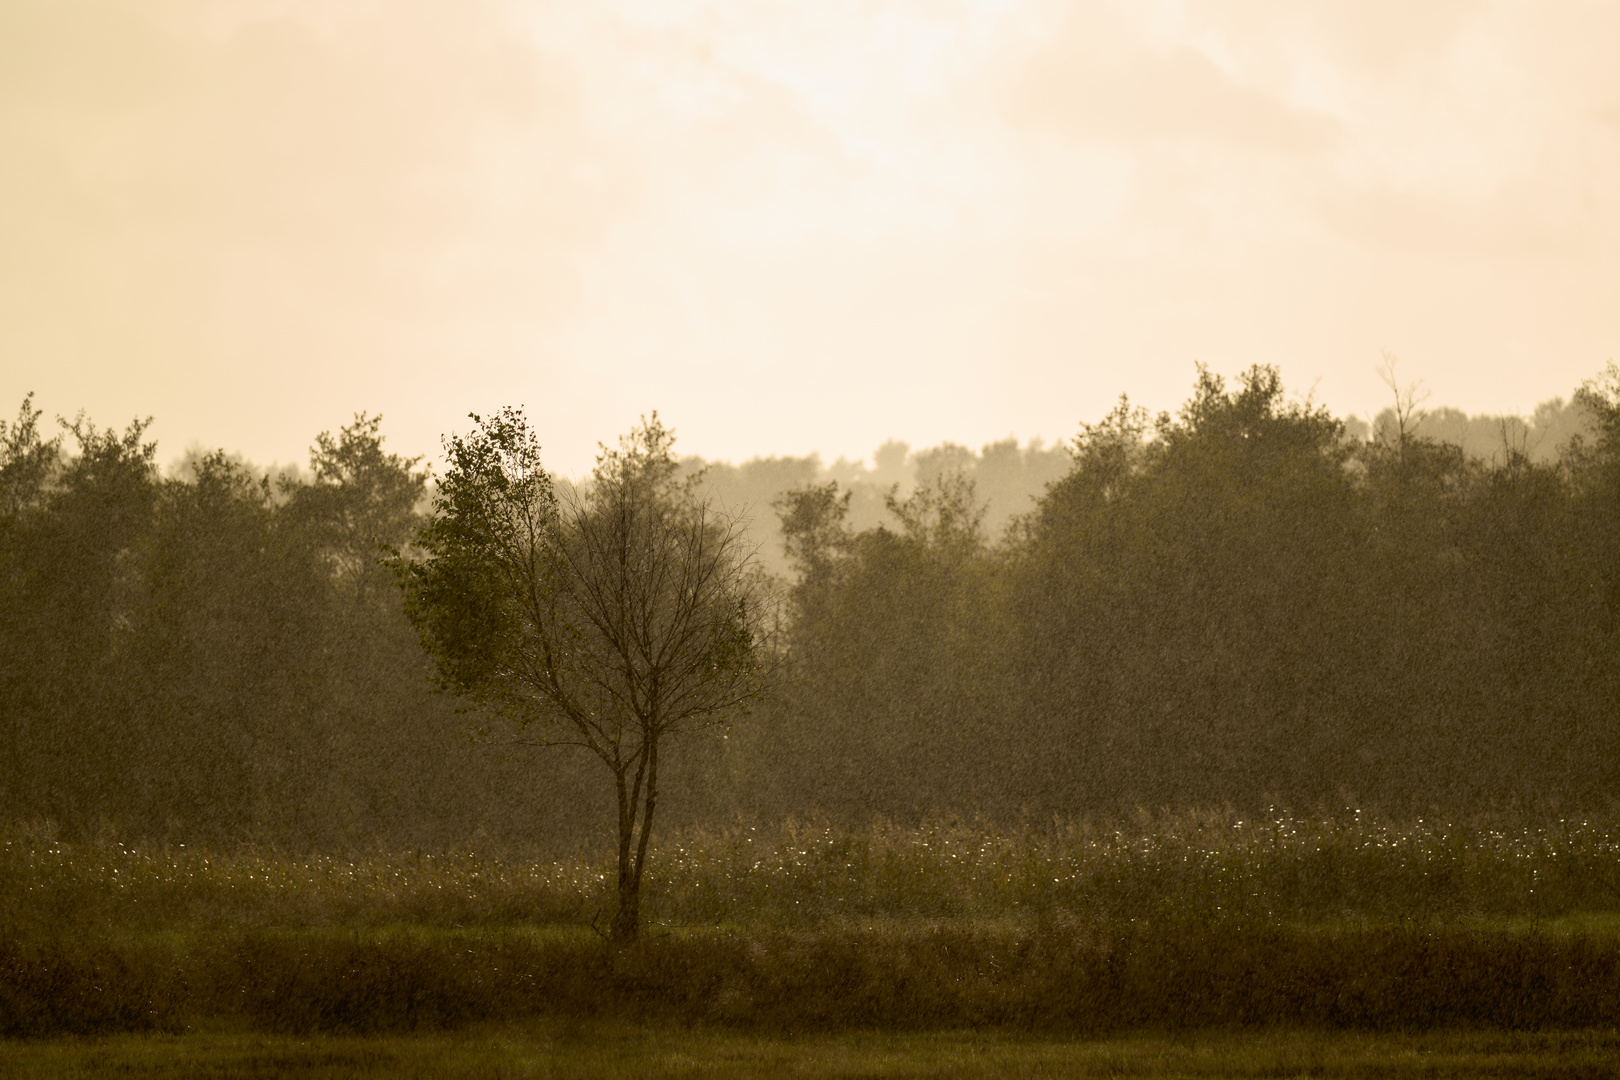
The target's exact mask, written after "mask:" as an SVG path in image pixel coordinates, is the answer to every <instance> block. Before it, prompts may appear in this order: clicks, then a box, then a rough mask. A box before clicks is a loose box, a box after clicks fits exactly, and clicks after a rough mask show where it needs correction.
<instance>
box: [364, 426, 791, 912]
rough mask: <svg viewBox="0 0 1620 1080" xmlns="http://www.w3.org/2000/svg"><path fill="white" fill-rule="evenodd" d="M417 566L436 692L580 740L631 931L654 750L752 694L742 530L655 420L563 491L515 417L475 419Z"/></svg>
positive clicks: (539, 735)
mask: <svg viewBox="0 0 1620 1080" xmlns="http://www.w3.org/2000/svg"><path fill="white" fill-rule="evenodd" d="M472 419H473V421H474V423H475V425H476V426H475V428H474V430H473V431H472V433H471V434H469V435H466V436H459V435H458V436H450V437H448V438H446V440H445V444H444V445H445V451H446V455H447V457H448V459H449V468H448V472H447V473H446V474H445V476H444V477H443V479H442V480H441V482H440V485H439V489H438V494H437V497H436V499H435V503H434V509H435V513H434V516H433V518H432V519H431V520H430V521H429V523H428V524H426V525H425V526H424V527H423V528H422V529H421V531H420V532H419V534H418V536H417V540H416V544H417V547H418V548H419V552H418V553H417V557H401V558H399V559H397V560H396V563H395V565H396V568H397V571H398V573H399V579H400V584H401V586H402V587H403V589H404V592H405V606H406V612H407V613H408V615H409V616H410V619H411V621H412V622H413V623H414V624H415V626H416V627H417V629H418V631H419V632H420V633H421V635H422V640H423V643H424V645H425V647H426V648H427V650H428V652H429V653H430V655H432V657H433V659H434V661H435V662H436V665H437V670H438V674H439V678H440V680H441V682H442V683H443V685H444V686H445V687H446V688H447V689H450V690H452V691H454V692H456V693H458V694H460V695H462V696H464V697H466V698H468V699H469V700H471V701H473V702H476V703H477V704H479V705H481V706H483V707H485V708H486V709H488V710H489V711H491V712H494V713H497V714H499V715H501V716H503V717H505V718H506V719H507V720H509V721H511V722H513V723H514V724H516V725H517V727H518V728H519V729H520V730H521V731H523V732H524V733H525V735H524V736H523V737H522V741H525V742H529V743H532V744H534V745H542V746H558V745H575V746H583V747H585V748H586V749H588V750H590V752H591V753H593V754H595V755H596V757H597V758H599V759H600V760H601V761H602V763H603V764H604V765H606V766H607V768H608V771H609V772H610V773H611V774H612V776H613V783H614V787H615V791H616V793H617V795H618V862H619V874H618V904H619V906H618V912H617V915H616V916H615V918H614V921H613V929H612V937H613V939H614V940H615V941H618V942H624V941H629V940H632V939H634V938H635V936H636V934H637V931H638V929H639V925H640V900H641V883H642V875H643V872H644V871H645V869H646V865H647V841H648V838H649V836H650V835H651V832H652V826H653V815H654V812H655V810H656V808H657V805H658V756H659V751H660V748H661V747H662V745H663V743H664V741H665V740H666V739H668V738H669V737H671V736H674V735H676V734H679V733H681V732H683V731H687V730H691V729H695V728H700V727H703V726H705V725H711V724H716V723H721V722H724V721H725V720H727V719H729V718H730V717H732V716H734V715H736V714H738V713H740V712H743V711H745V710H746V708H747V706H748V704H749V702H750V701H751V700H753V699H754V698H755V697H757V696H758V695H759V693H760V692H761V691H762V689H763V686H764V682H765V678H766V674H767V668H768V667H769V664H768V658H769V655H770V649H771V644H770V643H771V639H772V636H773V634H772V630H771V620H772V617H773V613H772V607H771V604H770V603H769V601H768V597H767V595H766V593H765V591H764V589H763V588H762V582H763V580H764V578H763V575H762V574H759V573H757V572H756V571H755V569H754V567H753V565H752V553H753V552H752V549H751V548H750V547H749V546H748V545H747V543H746V541H745V539H744V536H743V531H742V527H741V525H740V523H739V522H738V521H736V520H735V519H733V518H731V517H729V516H727V515H725V514H722V513H719V512H717V511H716V510H715V509H714V508H713V507H712V506H711V505H710V504H709V503H708V502H707V501H705V500H704V499H702V498H700V497H699V495H698V492H697V490H696V487H695V478H689V479H687V480H685V481H683V480H681V479H680V478H679V476H678V467H677V463H676V461H675V458H674V456H673V454H672V453H671V447H672V445H673V443H674V439H675V436H674V433H673V432H672V431H670V430H668V429H666V428H665V427H664V426H663V425H662V424H660V423H659V420H658V414H657V413H654V414H653V415H652V418H651V420H646V419H645V418H644V419H643V422H642V423H641V425H640V426H638V427H637V428H636V429H635V430H633V431H632V432H631V433H630V434H629V435H628V436H625V437H623V438H621V439H620V441H619V446H618V448H617V449H608V448H607V447H603V448H602V451H601V453H600V454H599V455H598V457H597V461H596V468H595V470H594V471H593V472H592V474H591V478H590V480H589V482H587V483H586V484H584V485H582V486H581V487H580V488H578V489H570V490H568V491H567V492H566V493H565V494H564V495H563V496H562V497H561V498H559V496H558V493H557V490H556V487H555V485H553V483H552V479H551V477H550V475H549V474H547V472H546V471H545V469H544V468H542V466H541V463H540V446H539V443H538V442H537V441H536V439H535V436H534V434H533V432H532V431H531V430H530V429H529V426H528V423H527V421H526V420H525V419H524V417H523V414H522V413H521V412H518V411H516V410H513V409H503V410H502V411H501V412H499V413H497V414H496V415H494V416H491V417H489V418H487V419H486V418H481V417H479V416H476V415H474V416H473V417H472Z"/></svg>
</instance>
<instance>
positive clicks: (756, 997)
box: [0, 924, 1620, 1037]
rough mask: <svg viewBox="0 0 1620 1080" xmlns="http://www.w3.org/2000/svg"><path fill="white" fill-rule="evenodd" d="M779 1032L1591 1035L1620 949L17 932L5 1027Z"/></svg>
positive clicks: (1145, 929) (1427, 940) (1169, 939)
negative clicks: (1316, 1030) (651, 1026)
mask: <svg viewBox="0 0 1620 1080" xmlns="http://www.w3.org/2000/svg"><path fill="white" fill-rule="evenodd" d="M541 1015H545V1016H564V1017H570V1016H572V1017H581V1018H586V1017H603V1016H622V1017H625V1018H628V1019H640V1020H653V1019H657V1020H665V1021H678V1022H710V1023H720V1024H727V1025H739V1026H745V1027H759V1028H766V1029H771V1030H779V1031H793V1030H813V1029H836V1028H877V1029H929V1028H960V1027H967V1026H979V1025H995V1026H1010V1027H1020V1028H1033V1029H1053V1030H1065V1031H1076V1032H1091V1031H1101V1030H1112V1029H1121V1028H1131V1027H1143V1026H1147V1027H1158V1028H1193V1027H1210V1026H1254V1025H1266V1024H1287V1025H1304V1026H1316V1027H1328V1028H1366V1029H1424V1028H1435V1027H1455V1026H1479V1027H1490V1028H1497V1029H1542V1028H1585V1027H1603V1026H1613V1025H1615V1024H1617V1023H1620V941H1616V940H1614V939H1612V938H1594V937H1590V936H1581V935H1576V936H1570V937H1552V936H1547V935H1539V934H1513V933H1506V932H1499V931H1483V930H1464V929H1440V930H1431V931H1418V930H1405V931H1403V930H1390V929H1379V930H1343V931H1323V930H1300V929H1287V928H1281V927H1256V928H1252V929H1244V928H1224V929H1208V928H1197V927H1186V926H1177V925H1173V924H1169V925H1126V926H1123V927H1121V926H1108V927H1091V928H1087V927H1083V926H1076V925H1061V924H1053V925H1049V926H1046V927H1044V928H1041V929H1039V930H1023V931H1004V930H995V929H988V928H982V927H973V926H956V927H935V928H918V929H910V930H903V931H891V932H877V931H866V932H861V931H854V932H849V933H839V934H833V933H817V934H788V933H767V934H748V935H724V934H719V933H703V934H697V935H691V936H670V937H657V936H651V937H649V938H648V939H647V940H644V941H642V942H640V943H639V944H637V945H635V946H633V947H630V948H628V949H625V950H622V951H619V952H616V953H612V954H610V953H609V952H608V950H607V947H606V946H605V945H604V944H602V943H601V942H600V941H597V940H595V939H593V938H590V937H589V936H579V935H574V936H555V937H538V936H528V937H524V936H518V935H515V934H513V935H506V936H490V935H487V934H480V935H473V934H456V933H451V934H443V935H434V936H431V937H429V936H419V935H412V934H407V933H401V934H395V935H391V936H384V937H366V938H361V937H359V936H358V935H356V936H353V937H350V936H342V935H336V936H334V935H327V936H322V935H308V934H303V935H293V934H264V933H252V934H237V935H224V936H218V937H206V938H205V937H199V938H196V939H193V940H191V941H190V942H189V943H188V944H187V945H186V946H184V947H180V946H174V945H161V944H156V943H147V944H136V943H130V942H116V941H99V942H97V941H70V940H62V941H58V942H53V943H31V944H20V943H16V942H4V943H0V1034H4V1035H6V1036H10V1037H18V1036H24V1037H30V1036H44V1035H53V1034H60V1033H79V1034H91V1033H105V1032H114V1031H143V1030H181V1029H184V1028H185V1027H186V1026H187V1025H188V1024H191V1023H195V1022H197V1021H202V1020H215V1021H227V1022H237V1023H243V1024H246V1025H248V1026H249V1027H251V1028H253V1029H257V1030H265V1031H282V1032H308V1031H348V1032H370V1031H386V1030H412V1029H418V1028H435V1027H455V1026H459V1025H463V1024H467V1023H472V1022H475V1021H482V1020H500V1019H512V1018H517V1017H524V1016H541Z"/></svg>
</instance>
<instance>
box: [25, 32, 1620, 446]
mask: <svg viewBox="0 0 1620 1080" xmlns="http://www.w3.org/2000/svg"><path fill="white" fill-rule="evenodd" d="M1615 40H1620V9H1617V8H1613V7H1610V6H1606V5H1596V4H1580V3H1555V4H1546V5H1518V6H1514V5H1500V4H1488V3H1468V2H1457V3H1451V2H1447V0H1435V2H1433V3H1424V4H1420V5H1411V4H1405V3H1402V4H1396V3H1385V2H1382V0H1359V2H1352V0H1343V2H1339V0H1334V2H1331V3H1330V2H1322V3H1312V4H1300V5H1275V4H1269V3H1259V2H1258V0H1254V2H1250V0H1181V2H1168V0H1167V2H1156V3H1138V2H1130V3H1126V2H1118V3H1113V2H1106V0H1096V2H1075V3H1058V2H1048V0H1000V2H996V0H979V2H971V0H950V2H945V0H937V2H923V0H828V2H826V3H813V4H804V3H788V2H781V3H758V2H749V3H743V2H725V0H707V2H697V0H692V2H683V0H656V2H654V0H647V2H635V0H594V2H579V3H576V2H557V3H551V2H532V3H531V2H519V0H471V2H468V3H462V4H456V5H440V4H430V3H406V2H387V3H384V2H381V0H232V2H229V3H219V2H204V0H164V2H160V0H143V2H137V0H80V2H75V3H60V2H49V0H15V2H13V3H10V4H8V5H6V6H4V7H3V8H0V238H3V240H4V244H5V248H4V250H5V254H4V256H0V349H3V350H4V355H5V356H6V357H26V358H27V359H26V360H21V361H15V362H13V361H10V360H7V361H5V363H6V364H9V365H11V366H10V368H9V369H7V368H3V367H0V393H4V394H6V395H9V396H11V397H16V398H20V396H21V393H22V392H23V391H24V390H26V389H27V388H29V387H30V386H33V387H37V388H39V389H40V391H41V394H42V396H43V397H44V398H45V401H44V403H45V405H46V407H47V408H60V409H61V410H63V411H72V410H74V409H76V408H78V407H79V406H81V405H83V406H85V407H87V408H88V409H89V410H90V411H91V413H92V414H93V415H95V416H97V417H98V418H101V419H104V420H106V421H112V420H116V419H117V418H119V417H122V416H127V415H129V414H132V413H148V412H150V413H154V414H156V415H157V416H158V418H159V434H160V435H161V436H162V437H164V438H165V440H166V445H174V446H179V445H184V443H186V442H188V441H190V440H191V439H194V438H196V439H201V440H202V441H203V442H205V443H208V444H214V443H218V444H223V445H228V446H232V447H237V448H240V449H242V450H244V451H245V452H247V453H248V454H249V456H252V457H255V458H260V459H264V458H270V457H280V458H283V459H285V458H288V457H292V456H295V455H297V454H298V452H299V448H300V447H302V446H303V445H306V444H307V441H308V439H309V437H310V435H311V434H313V433H314V432H315V431H318V430H320V429H321V428H327V427H332V426H335V425H336V424H339V423H341V422H342V421H343V420H344V419H345V418H346V416H347V414H348V413H349V412H352V411H354V410H357V409H370V410H372V411H377V410H381V411H383V412H384V413H385V414H387V416H388V423H389V428H390V430H391V431H393V432H395V435H394V438H395V439H396V441H398V442H400V443H401V446H402V448H404V449H410V450H411V451H413V452H417V451H429V450H431V449H433V447H434V446H435V444H436V439H437V435H438V434H439V433H440V432H443V431H445V430H447V429H448V428H451V427H454V426H455V425H456V424H458V423H461V422H462V421H461V420H460V419H459V418H460V417H462V416H463V415H464V414H465V412H467V411H468V410H469V409H477V410H480V411H482V410H487V409H489V408H492V407H494V406H495V405H498V404H501V403H504V402H520V403H525V404H527V405H528V406H529V409H530V413H531V415H533V416H534V417H535V418H536V420H537V423H539V424H540V426H541V430H542V437H543V439H544V440H545V442H546V444H547V453H548V456H549V458H550V460H553V461H554V462H556V463H557V464H559V465H560V466H562V467H563V468H564V469H566V470H568V471H573V472H578V471H581V470H582V469H584V468H586V467H588V465H589V462H590V456H591V452H592V450H593V448H594V445H595V442H596V441H597V440H598V439H611V437H612V435H613V434H614V433H615V432H618V431H622V430H624V429H626V428H627V427H628V426H629V424H630V423H632V422H633V421H634V419H635V417H636V416H637V415H638V414H639V413H642V412H645V411H647V410H649V409H652V408H658V409H659V410H660V411H661V413H662V414H663V415H664V416H665V417H666V419H668V420H669V421H670V422H672V423H674V424H675V425H677V426H678V427H679V428H680V430H681V432H682V446H683V448H685V449H687V450H689V451H695V452H702V453H705V454H708V455H710V456H721V457H731V458H738V457H743V456H747V455H748V454H751V453H804V452H808V451H810V450H820V451H822V452H823V454H824V455H825V456H827V457H828V458H829V459H830V458H832V457H836V456H839V455H847V456H851V457H856V456H860V455H862V454H864V453H867V452H869V451H870V450H871V448H872V447H874V446H876V445H877V444H878V443H880V442H882V441H883V439H885V438H887V437H889V436H891V435H893V436H897V437H901V438H905V439H908V440H909V441H911V442H912V443H913V444H914V445H927V444H929V443H931V442H939V441H944V440H947V439H950V440H954V441H957V442H963V443H969V444H974V443H978V442H985V441H989V440H991V439H996V438H1001V437H1004V436H1006V435H1007V434H1009V433H1017V434H1019V435H1023V436H1026V437H1027V436H1032V435H1045V436H1046V437H1048V438H1061V437H1063V436H1065V435H1067V434H1068V433H1069V432H1070V431H1072V430H1073V427H1074V425H1075V423H1076V422H1078V421H1079V420H1081V419H1088V418H1095V417H1096V416H1098V415H1101V413H1102V412H1104V411H1106V409H1107V408H1108V407H1109V406H1110V405H1111V403H1112V402H1113V400H1114V399H1115V398H1116V397H1117V395H1118V394H1119V392H1120V391H1122V390H1123V391H1130V392H1131V393H1132V394H1133V395H1134V396H1137V397H1139V398H1141V399H1142V400H1143V401H1144V402H1145V403H1147V404H1149V405H1151V406H1154V407H1174V406H1175V405H1176V404H1177V403H1178V402H1179V401H1180V400H1181V399H1182V398H1183V397H1184V396H1185V394H1186V392H1187V390H1188V388H1189V386H1190V384H1191V379H1192V371H1193V363H1194V362H1195V361H1205V362H1209V363H1211V364H1213V365H1214V366H1215V367H1216V368H1217V369H1219V370H1224V371H1228V372H1231V371H1234V370H1236V369H1238V368H1240V367H1243V366H1246V365H1247V364H1249V363H1253V362H1275V363H1280V364H1282V366H1283V368H1284V375H1285V377H1286V378H1287V379H1288V380H1289V381H1290V383H1292V384H1296V385H1299V386H1301V387H1308V386H1310V385H1311V384H1312V383H1313V382H1315V381H1316V379H1317V378H1318V377H1319V376H1320V377H1321V379H1322V383H1321V386H1320V387H1319V390H1318V396H1319V397H1320V398H1322V399H1324V400H1326V401H1327V402H1328V403H1329V404H1330V405H1332V406H1334V407H1335V408H1339V409H1341V410H1357V411H1368V410H1371V409H1373V408H1375V407H1376V406H1377V405H1378V404H1379V403H1380V400H1381V398H1380V395H1381V394H1382V393H1383V392H1384V391H1383V389H1382V387H1381V385H1380V384H1379V383H1378V381H1377V379H1376V377H1375V376H1374V375H1373V374H1372V366H1373V365H1374V364H1375V363H1376V362H1377V360H1378V357H1379V349H1380V347H1382V346H1388V347H1390V348H1392V349H1394V350H1395V351H1396V352H1397V353H1399V354H1401V355H1402V356H1403V358H1404V359H1405V360H1406V363H1407V366H1408V367H1409V368H1410V370H1412V371H1413V372H1414V374H1415V375H1422V376H1423V377H1425V378H1426V379H1427V380H1428V382H1429V385H1430V386H1431V387H1433V388H1434V390H1435V393H1436V396H1437V398H1440V397H1444V398H1445V399H1446V400H1447V401H1448V402H1449V403H1452V404H1456V405H1458V406H1460V407H1463V408H1466V409H1474V410H1476V411H1478V410H1481V409H1486V408H1488V409H1491V410H1493V411H1500V410H1502V409H1509V410H1511V409H1527V408H1529V407H1531V406H1532V405H1533V404H1534V403H1535V402H1536V401H1537V400H1540V399H1541V398H1544V397H1548V396H1551V395H1553V394H1556V393H1562V394H1567V393H1568V392H1569V390H1570V389H1571V387H1572V386H1573V385H1575V384H1576V383H1578V382H1579V381H1580V379H1581V378H1584V377H1585V376H1587V375H1589V374H1591V373H1592V372H1593V371H1595V370H1596V369H1597V368H1599V367H1601V366H1602V364H1603V362H1604V361H1605V360H1606V359H1607V358H1608V357H1609V356H1612V355H1615V353H1616V351H1617V350H1616V345H1617V344H1620V341H1617V338H1620V316H1617V315H1616V314H1615V313H1614V311H1613V310H1612V309H1613V307H1614V305H1613V304H1612V300H1610V299H1609V298H1610V297H1612V295H1614V293H1615V291H1616V290H1620V262H1617V259H1616V253H1617V252H1620V205H1617V200H1620V142H1617V136H1620V122H1617V121H1616V120H1615V117H1616V116H1620V75H1617V73H1616V69H1615V66H1614V65H1613V63H1612V56H1611V54H1612V42H1614V41H1615Z"/></svg>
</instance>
